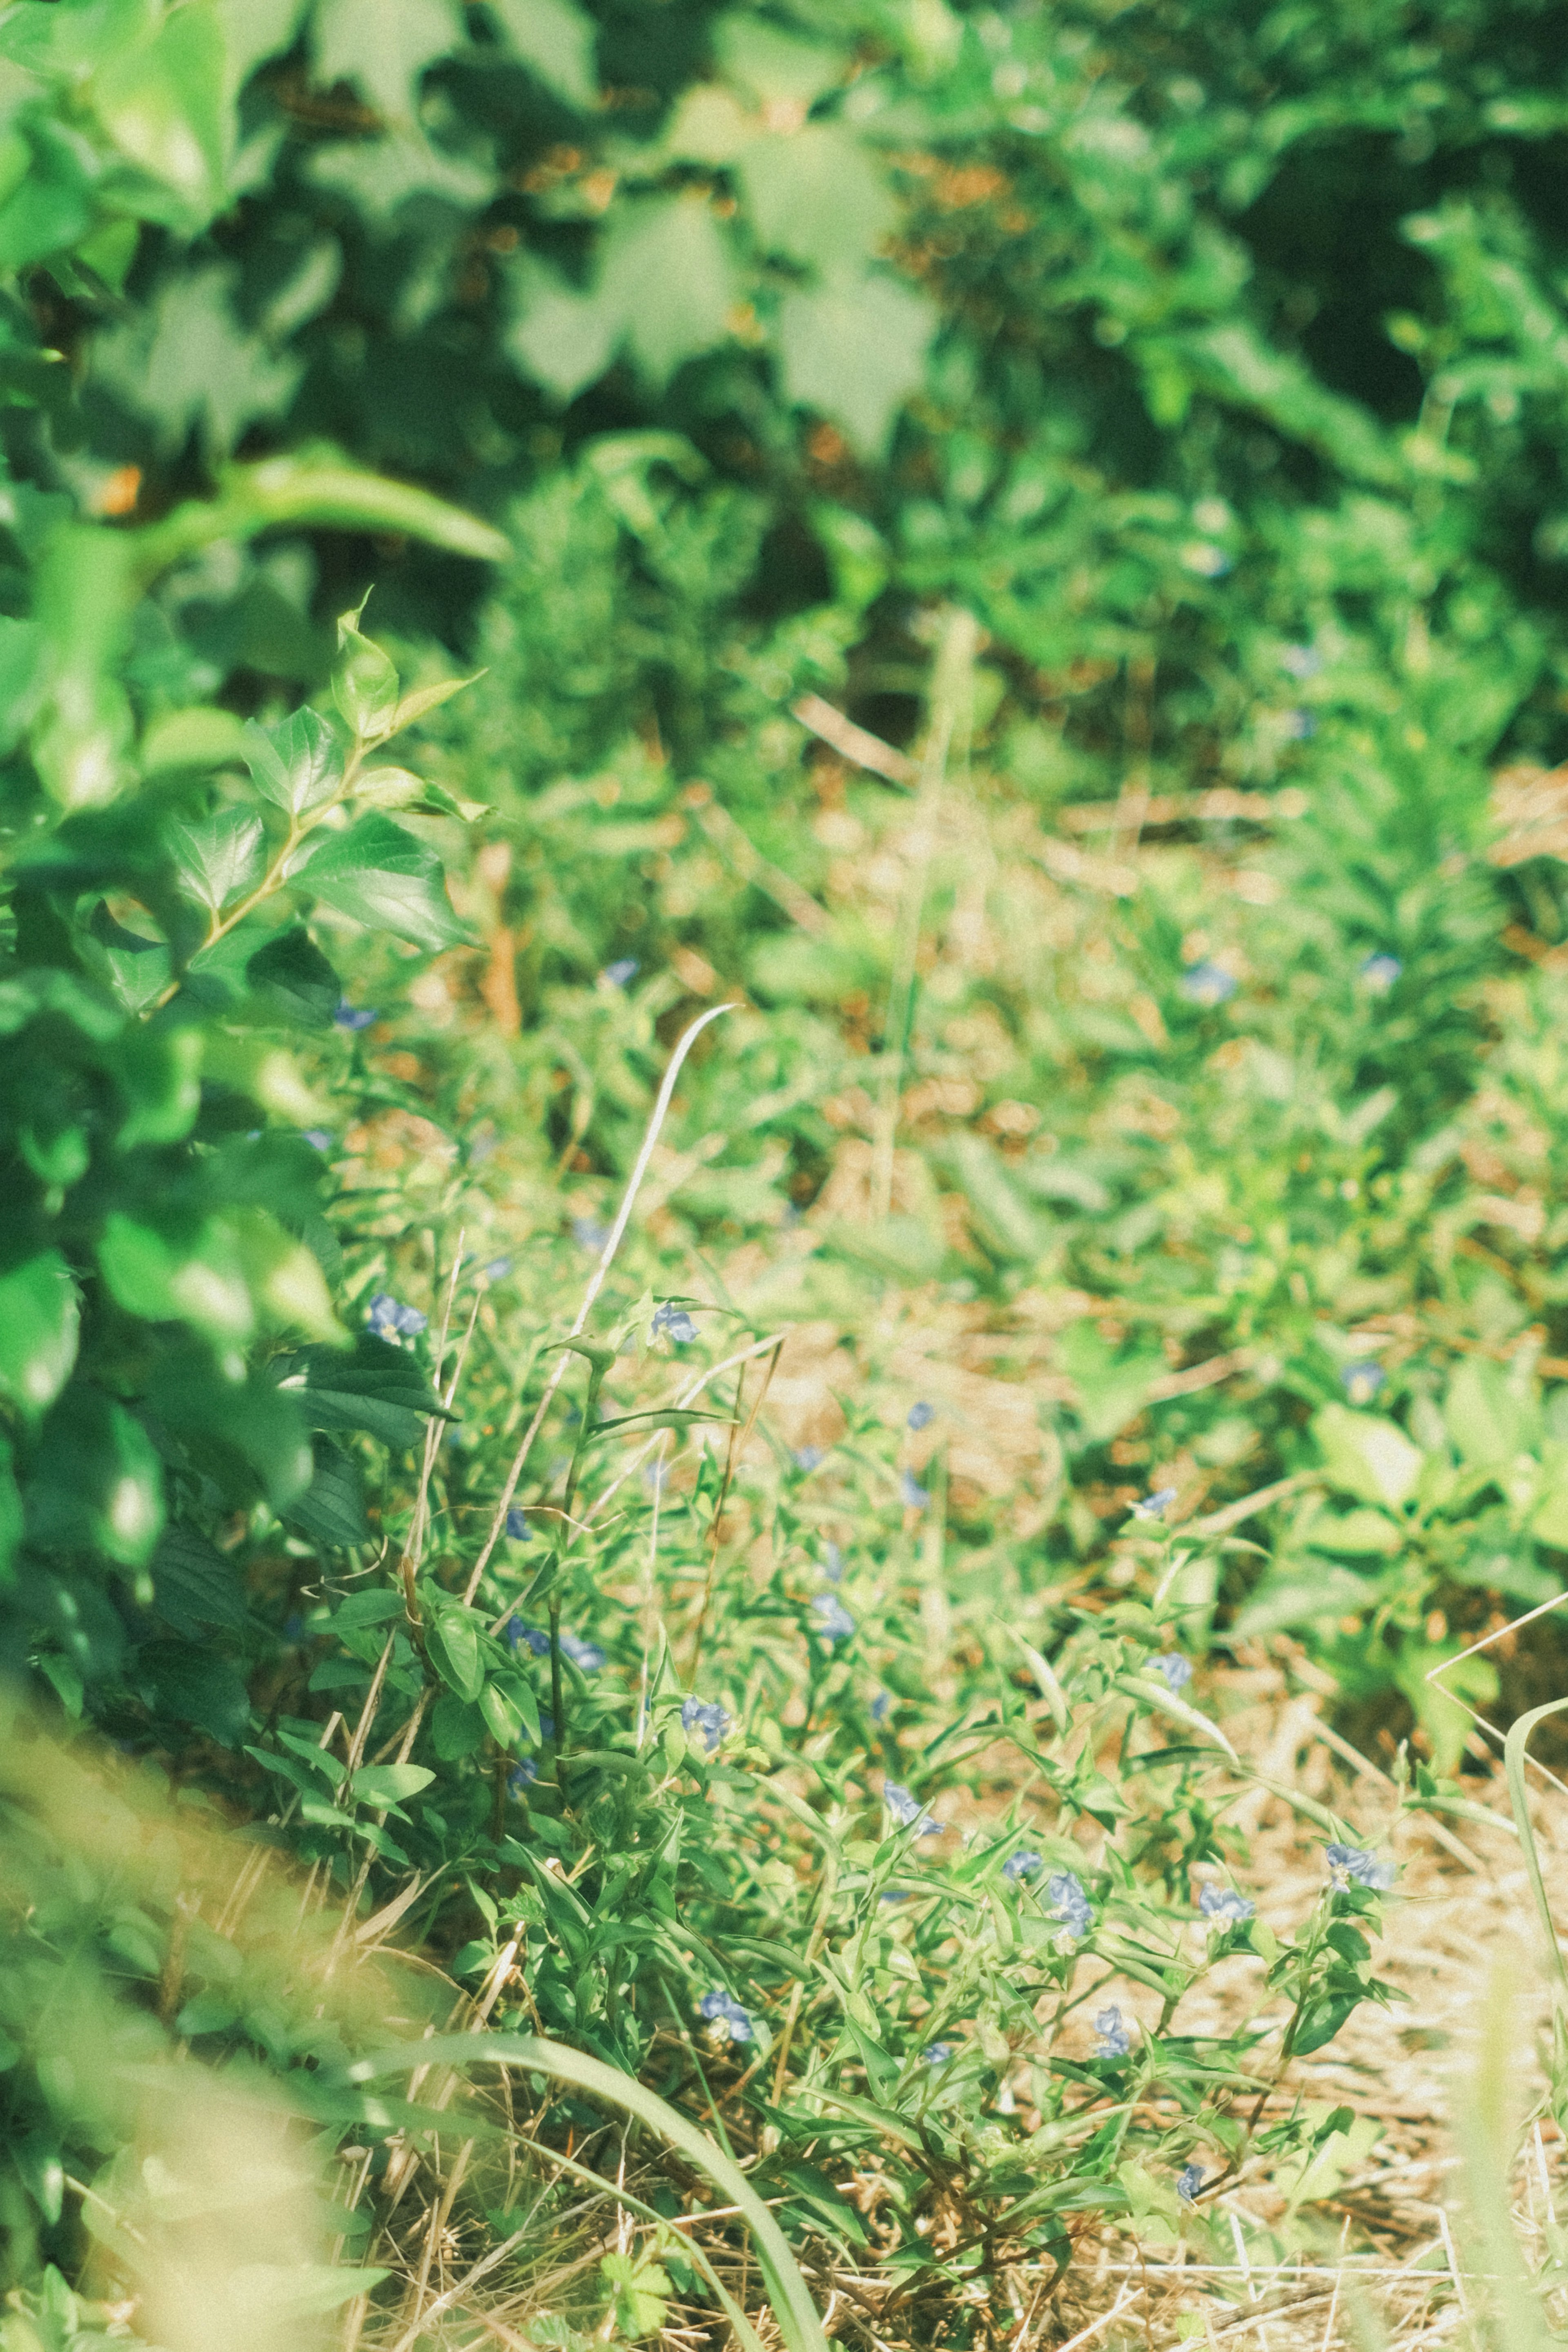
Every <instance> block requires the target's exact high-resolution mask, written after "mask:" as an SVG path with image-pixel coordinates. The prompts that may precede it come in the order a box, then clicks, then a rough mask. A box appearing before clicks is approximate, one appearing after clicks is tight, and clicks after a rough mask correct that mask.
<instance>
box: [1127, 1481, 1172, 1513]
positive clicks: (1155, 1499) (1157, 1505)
mask: <svg viewBox="0 0 1568 2352" xmlns="http://www.w3.org/2000/svg"><path fill="white" fill-rule="evenodd" d="M1175 1501H1176V1488H1175V1487H1174V1486H1157V1487H1156V1488H1155V1492H1154V1493H1153V1494H1152V1495H1145V1496H1144V1499H1143V1501H1142V1502H1141V1503H1134V1505H1133V1517H1134V1518H1135V1519H1163V1518H1164V1517H1165V1515H1166V1512H1167V1511H1168V1510H1169V1509H1170V1507H1171V1505H1172V1504H1173V1503H1174V1502H1175Z"/></svg>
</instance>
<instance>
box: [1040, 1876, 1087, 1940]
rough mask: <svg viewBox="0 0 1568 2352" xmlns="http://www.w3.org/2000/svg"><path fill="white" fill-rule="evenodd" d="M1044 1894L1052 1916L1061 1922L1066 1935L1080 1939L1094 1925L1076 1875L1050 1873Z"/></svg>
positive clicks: (1079, 1880) (1081, 1886)
mask: <svg viewBox="0 0 1568 2352" xmlns="http://www.w3.org/2000/svg"><path fill="white" fill-rule="evenodd" d="M1045 1892H1046V1897H1047V1901H1048V1904H1049V1906H1050V1909H1051V1913H1052V1916H1054V1917H1056V1918H1058V1919H1060V1920H1061V1922H1062V1924H1063V1925H1064V1926H1065V1927H1066V1929H1067V1932H1068V1934H1069V1935H1070V1936H1075V1937H1080V1938H1082V1937H1084V1936H1086V1935H1087V1934H1088V1933H1089V1930H1090V1928H1091V1927H1092V1926H1093V1924H1094V1913H1093V1911H1092V1908H1091V1906H1090V1902H1089V1897H1088V1896H1087V1895H1085V1893H1084V1892H1083V1882H1082V1879H1081V1878H1080V1877H1079V1876H1078V1874H1077V1873H1076V1872H1074V1871H1071V1870H1054V1871H1052V1873H1051V1876H1050V1877H1049V1878H1048V1879H1047V1880H1046V1882H1045Z"/></svg>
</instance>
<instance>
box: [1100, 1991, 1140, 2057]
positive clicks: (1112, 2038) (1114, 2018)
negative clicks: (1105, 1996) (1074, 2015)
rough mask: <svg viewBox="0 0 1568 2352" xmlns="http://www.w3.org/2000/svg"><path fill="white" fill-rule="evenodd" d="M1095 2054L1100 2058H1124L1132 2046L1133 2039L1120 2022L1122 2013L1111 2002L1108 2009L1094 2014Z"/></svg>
mask: <svg viewBox="0 0 1568 2352" xmlns="http://www.w3.org/2000/svg"><path fill="white" fill-rule="evenodd" d="M1094 2034H1095V2042H1096V2050H1095V2054H1096V2056H1097V2057H1101V2058H1124V2057H1125V2056H1126V2054H1127V2053H1128V2051H1129V2050H1130V2049H1131V2048H1132V2046H1133V2037H1132V2035H1131V2034H1130V2033H1129V2032H1128V2031H1127V2029H1126V2027H1125V2026H1124V2024H1123V2022H1122V2012H1121V2011H1120V2010H1119V2009H1118V2008H1117V2006H1116V2004H1115V2002H1114V2001H1113V2002H1112V2003H1111V2005H1110V2007H1109V2008H1108V2009H1102V2010H1100V2011H1097V2012H1096V2014H1095V2019H1094Z"/></svg>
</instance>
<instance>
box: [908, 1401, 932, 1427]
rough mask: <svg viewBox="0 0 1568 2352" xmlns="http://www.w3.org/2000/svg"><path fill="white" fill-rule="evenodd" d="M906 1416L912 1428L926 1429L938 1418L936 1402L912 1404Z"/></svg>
mask: <svg viewBox="0 0 1568 2352" xmlns="http://www.w3.org/2000/svg"><path fill="white" fill-rule="evenodd" d="M906 1418H907V1424H908V1426H909V1427H910V1428H911V1429H925V1428H927V1427H928V1426H929V1424H930V1423H932V1422H934V1421H935V1420H936V1406H935V1405H934V1404H912V1405H911V1406H910V1408H909V1412H908V1414H907V1416H906Z"/></svg>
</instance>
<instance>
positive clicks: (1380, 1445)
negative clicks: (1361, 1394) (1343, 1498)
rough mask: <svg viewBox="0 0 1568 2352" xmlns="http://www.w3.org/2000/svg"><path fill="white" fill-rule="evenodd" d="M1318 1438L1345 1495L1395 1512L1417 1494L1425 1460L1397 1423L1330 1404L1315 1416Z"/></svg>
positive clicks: (1333, 1477) (1333, 1479)
mask: <svg viewBox="0 0 1568 2352" xmlns="http://www.w3.org/2000/svg"><path fill="white" fill-rule="evenodd" d="M1312 1433H1313V1435H1314V1436H1315V1437H1316V1439H1317V1441H1318V1444H1319V1445H1320V1446H1321V1447H1322V1456H1323V1464H1324V1467H1325V1468H1326V1470H1327V1472H1328V1475H1329V1478H1330V1481H1331V1483H1332V1484H1333V1485H1334V1486H1338V1487H1339V1488H1340V1489H1341V1490H1342V1491H1343V1493H1345V1494H1347V1495H1354V1496H1358V1497H1359V1498H1360V1500H1361V1501H1363V1502H1364V1503H1381V1504H1383V1505H1385V1507H1387V1508H1388V1509H1390V1510H1396V1509H1397V1508H1398V1507H1399V1505H1400V1504H1401V1503H1405V1502H1408V1500H1409V1498H1410V1496H1412V1495H1413V1494H1414V1493H1415V1491H1416V1479H1417V1478H1418V1477H1419V1475H1420V1472H1421V1462H1422V1455H1421V1452H1420V1449H1419V1447H1418V1446H1415V1445H1412V1444H1411V1443H1410V1440H1409V1439H1408V1438H1407V1437H1406V1434H1405V1432H1404V1431H1403V1430H1402V1429H1401V1428H1400V1427H1399V1426H1398V1424H1397V1423H1396V1422H1392V1421H1385V1420H1384V1419H1382V1417H1381V1416H1380V1415H1379V1414H1377V1413H1372V1412H1353V1411H1352V1409H1351V1407H1350V1406H1349V1405H1343V1404H1325V1405H1323V1406H1322V1408H1321V1409H1320V1411H1319V1412H1316V1413H1314V1414H1313V1416H1312Z"/></svg>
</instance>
